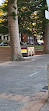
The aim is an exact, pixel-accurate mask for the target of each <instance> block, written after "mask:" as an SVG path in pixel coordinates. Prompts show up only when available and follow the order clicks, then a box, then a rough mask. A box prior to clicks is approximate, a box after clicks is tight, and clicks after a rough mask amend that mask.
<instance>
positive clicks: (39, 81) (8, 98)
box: [0, 55, 49, 111]
mask: <svg viewBox="0 0 49 111" xmlns="http://www.w3.org/2000/svg"><path fill="white" fill-rule="evenodd" d="M48 63H49V55H39V56H38V55H37V56H33V57H32V58H31V59H29V60H27V59H26V60H25V61H22V62H5V63H1V64H0V111H19V108H21V107H22V106H23V105H24V104H26V102H27V101H29V100H30V98H32V97H33V96H34V95H35V94H37V92H39V91H40V90H41V89H42V88H43V87H44V86H46V85H47V64H48ZM22 98H23V99H22Z"/></svg>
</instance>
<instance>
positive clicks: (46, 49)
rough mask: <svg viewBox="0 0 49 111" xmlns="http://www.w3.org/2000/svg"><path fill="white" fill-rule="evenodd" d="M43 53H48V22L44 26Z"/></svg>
mask: <svg viewBox="0 0 49 111" xmlns="http://www.w3.org/2000/svg"><path fill="white" fill-rule="evenodd" d="M44 53H46V54H49V23H47V25H46V27H45V28H44Z"/></svg>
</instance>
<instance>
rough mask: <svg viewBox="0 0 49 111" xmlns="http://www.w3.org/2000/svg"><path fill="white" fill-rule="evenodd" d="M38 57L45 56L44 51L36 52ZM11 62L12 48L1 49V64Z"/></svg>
mask: <svg viewBox="0 0 49 111" xmlns="http://www.w3.org/2000/svg"><path fill="white" fill-rule="evenodd" d="M35 54H36V55H40V54H43V51H35ZM10 60H11V52H10V47H0V62H1V63H2V62H4V61H10Z"/></svg>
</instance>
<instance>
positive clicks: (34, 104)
mask: <svg viewBox="0 0 49 111" xmlns="http://www.w3.org/2000/svg"><path fill="white" fill-rule="evenodd" d="M47 99H48V90H45V89H42V90H41V91H40V92H39V93H37V94H36V95H35V96H33V97H32V98H30V100H29V102H27V104H26V105H24V106H23V107H22V108H21V109H20V110H19V111H49V106H48V105H49V104H48V103H47V102H46V101H47ZM45 103H46V104H45ZM43 106H44V107H43ZM42 107H43V108H42Z"/></svg>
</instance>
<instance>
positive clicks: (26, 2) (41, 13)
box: [0, 0, 48, 35]
mask: <svg viewBox="0 0 49 111" xmlns="http://www.w3.org/2000/svg"><path fill="white" fill-rule="evenodd" d="M8 1H9V2H10V4H13V3H14V0H8ZM5 4H6V2H5ZM17 5H18V22H19V31H20V32H21V33H23V32H27V33H28V34H33V35H34V33H38V34H41V35H43V32H44V28H43V27H45V25H46V24H47V22H48V20H46V19H45V10H47V5H46V0H18V1H17ZM13 8H14V10H16V7H15V6H14V4H13ZM2 10H3V11H4V12H5V11H8V9H7V5H5V6H3V7H2ZM35 11H36V12H37V13H36V14H35V15H34V12H35ZM11 15H12V17H13V19H15V17H16V14H15V12H12V14H11ZM7 16H8V14H7V15H3V19H5V22H2V24H1V27H2V29H4V28H3V27H5V28H7V30H8V21H7ZM33 23H36V25H33ZM2 29H1V30H2ZM33 29H35V32H34V31H33ZM1 30H0V32H2V31H1ZM7 32H8V31H7ZM5 33H6V31H5Z"/></svg>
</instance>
